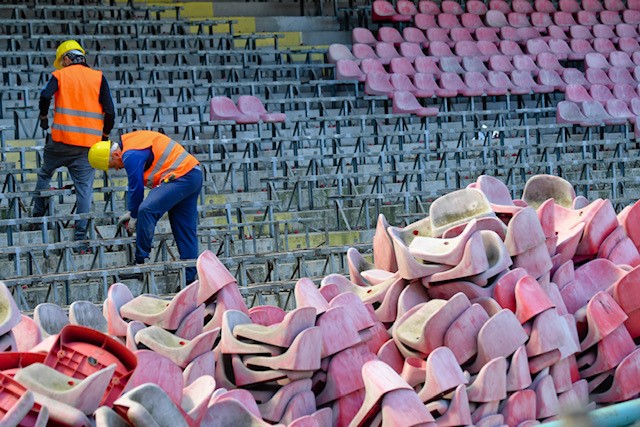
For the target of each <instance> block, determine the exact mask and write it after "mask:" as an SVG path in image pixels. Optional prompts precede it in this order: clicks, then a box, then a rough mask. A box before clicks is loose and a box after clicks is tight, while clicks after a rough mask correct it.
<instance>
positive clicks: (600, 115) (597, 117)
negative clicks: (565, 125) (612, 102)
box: [581, 101, 626, 126]
mask: <svg viewBox="0 0 640 427" xmlns="http://www.w3.org/2000/svg"><path fill="white" fill-rule="evenodd" d="M581 107H582V112H583V114H584V115H585V117H586V118H587V119H591V120H593V121H594V122H598V123H604V124H606V125H610V126H613V125H621V124H624V122H625V121H626V120H625V119H619V118H615V117H611V115H610V114H609V113H607V111H606V110H605V109H604V106H603V105H602V104H601V103H600V102H598V101H585V102H583V103H582V105H581Z"/></svg>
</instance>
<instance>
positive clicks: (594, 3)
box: [582, 0, 604, 12]
mask: <svg viewBox="0 0 640 427" xmlns="http://www.w3.org/2000/svg"><path fill="white" fill-rule="evenodd" d="M582 8H583V9H584V10H588V11H589V12H601V11H602V10H604V8H603V7H602V3H601V2H600V0H583V1H582Z"/></svg>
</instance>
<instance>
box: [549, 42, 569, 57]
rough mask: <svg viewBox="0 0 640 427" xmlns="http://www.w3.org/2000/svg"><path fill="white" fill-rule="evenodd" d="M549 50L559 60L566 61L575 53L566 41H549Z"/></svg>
mask: <svg viewBox="0 0 640 427" xmlns="http://www.w3.org/2000/svg"><path fill="white" fill-rule="evenodd" d="M549 49H551V52H552V53H553V54H554V55H555V56H556V58H558V59H559V60H562V61H564V60H566V59H567V58H569V55H571V54H573V51H572V50H571V48H570V47H569V45H568V44H567V42H566V41H564V40H559V39H549Z"/></svg>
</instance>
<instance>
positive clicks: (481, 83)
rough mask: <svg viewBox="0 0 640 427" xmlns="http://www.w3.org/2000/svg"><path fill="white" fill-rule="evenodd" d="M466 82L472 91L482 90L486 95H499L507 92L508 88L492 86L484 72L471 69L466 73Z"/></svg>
mask: <svg viewBox="0 0 640 427" xmlns="http://www.w3.org/2000/svg"><path fill="white" fill-rule="evenodd" d="M464 84H465V85H467V87H468V88H469V89H470V90H471V91H477V92H479V91H482V92H483V93H484V94H485V95H489V96H499V95H506V94H507V89H506V88H497V87H494V86H491V85H490V84H489V82H488V81H487V79H486V78H485V77H484V76H483V75H482V74H480V73H478V72H475V71H470V72H468V73H465V74H464Z"/></svg>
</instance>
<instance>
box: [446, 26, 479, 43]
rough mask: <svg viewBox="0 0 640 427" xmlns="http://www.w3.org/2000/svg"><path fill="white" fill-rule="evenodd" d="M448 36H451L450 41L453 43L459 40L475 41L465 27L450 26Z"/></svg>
mask: <svg viewBox="0 0 640 427" xmlns="http://www.w3.org/2000/svg"><path fill="white" fill-rule="evenodd" d="M449 37H451V41H452V42H454V43H458V42H461V41H470V42H475V40H474V39H473V36H472V35H471V32H470V30H469V29H467V28H462V27H460V28H452V29H451V31H450V32H449Z"/></svg>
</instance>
